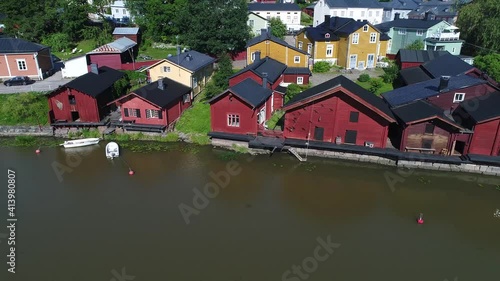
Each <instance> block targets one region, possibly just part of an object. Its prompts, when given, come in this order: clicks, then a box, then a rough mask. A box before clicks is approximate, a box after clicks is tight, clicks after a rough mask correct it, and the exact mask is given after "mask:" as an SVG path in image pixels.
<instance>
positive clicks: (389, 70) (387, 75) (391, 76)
mask: <svg viewBox="0 0 500 281" xmlns="http://www.w3.org/2000/svg"><path fill="white" fill-rule="evenodd" d="M398 74H399V68H398V66H397V65H395V64H394V63H392V62H391V63H390V65H389V66H388V67H386V68H384V74H382V75H381V76H380V77H382V80H384V83H388V84H391V83H392V82H393V81H394V80H396V78H397V77H398Z"/></svg>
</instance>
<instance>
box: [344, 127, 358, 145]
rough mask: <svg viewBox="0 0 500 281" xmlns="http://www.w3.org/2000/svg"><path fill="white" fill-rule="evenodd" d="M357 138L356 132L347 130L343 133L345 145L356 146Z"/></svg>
mask: <svg viewBox="0 0 500 281" xmlns="http://www.w3.org/2000/svg"><path fill="white" fill-rule="evenodd" d="M357 136H358V131H353V130H347V131H346V132H345V141H344V142H345V143H349V144H356V138H357Z"/></svg>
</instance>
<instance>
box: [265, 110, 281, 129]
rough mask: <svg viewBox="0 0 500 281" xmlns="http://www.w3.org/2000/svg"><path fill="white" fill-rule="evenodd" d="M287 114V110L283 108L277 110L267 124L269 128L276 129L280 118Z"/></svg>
mask: <svg viewBox="0 0 500 281" xmlns="http://www.w3.org/2000/svg"><path fill="white" fill-rule="evenodd" d="M283 115H285V112H284V111H282V110H276V111H275V112H274V113H273V115H272V116H271V118H269V120H267V122H266V125H267V127H268V128H269V129H271V130H274V129H275V128H276V125H277V124H278V122H279V121H280V119H281V118H282V117H283Z"/></svg>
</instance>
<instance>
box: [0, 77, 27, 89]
mask: <svg viewBox="0 0 500 281" xmlns="http://www.w3.org/2000/svg"><path fill="white" fill-rule="evenodd" d="M33 82H34V81H33V80H31V79H30V78H29V77H28V76H16V77H14V78H10V79H9V80H6V81H4V82H3V84H4V85H5V86H7V87H10V86H15V85H28V84H31V83H33Z"/></svg>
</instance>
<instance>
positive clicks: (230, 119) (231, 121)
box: [227, 114, 240, 127]
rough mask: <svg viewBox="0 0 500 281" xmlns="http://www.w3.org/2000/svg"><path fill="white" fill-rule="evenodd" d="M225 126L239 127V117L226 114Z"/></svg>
mask: <svg viewBox="0 0 500 281" xmlns="http://www.w3.org/2000/svg"><path fill="white" fill-rule="evenodd" d="M227 125H228V126H230V127H239V126H240V116H239V115H236V114H228V115H227Z"/></svg>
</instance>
